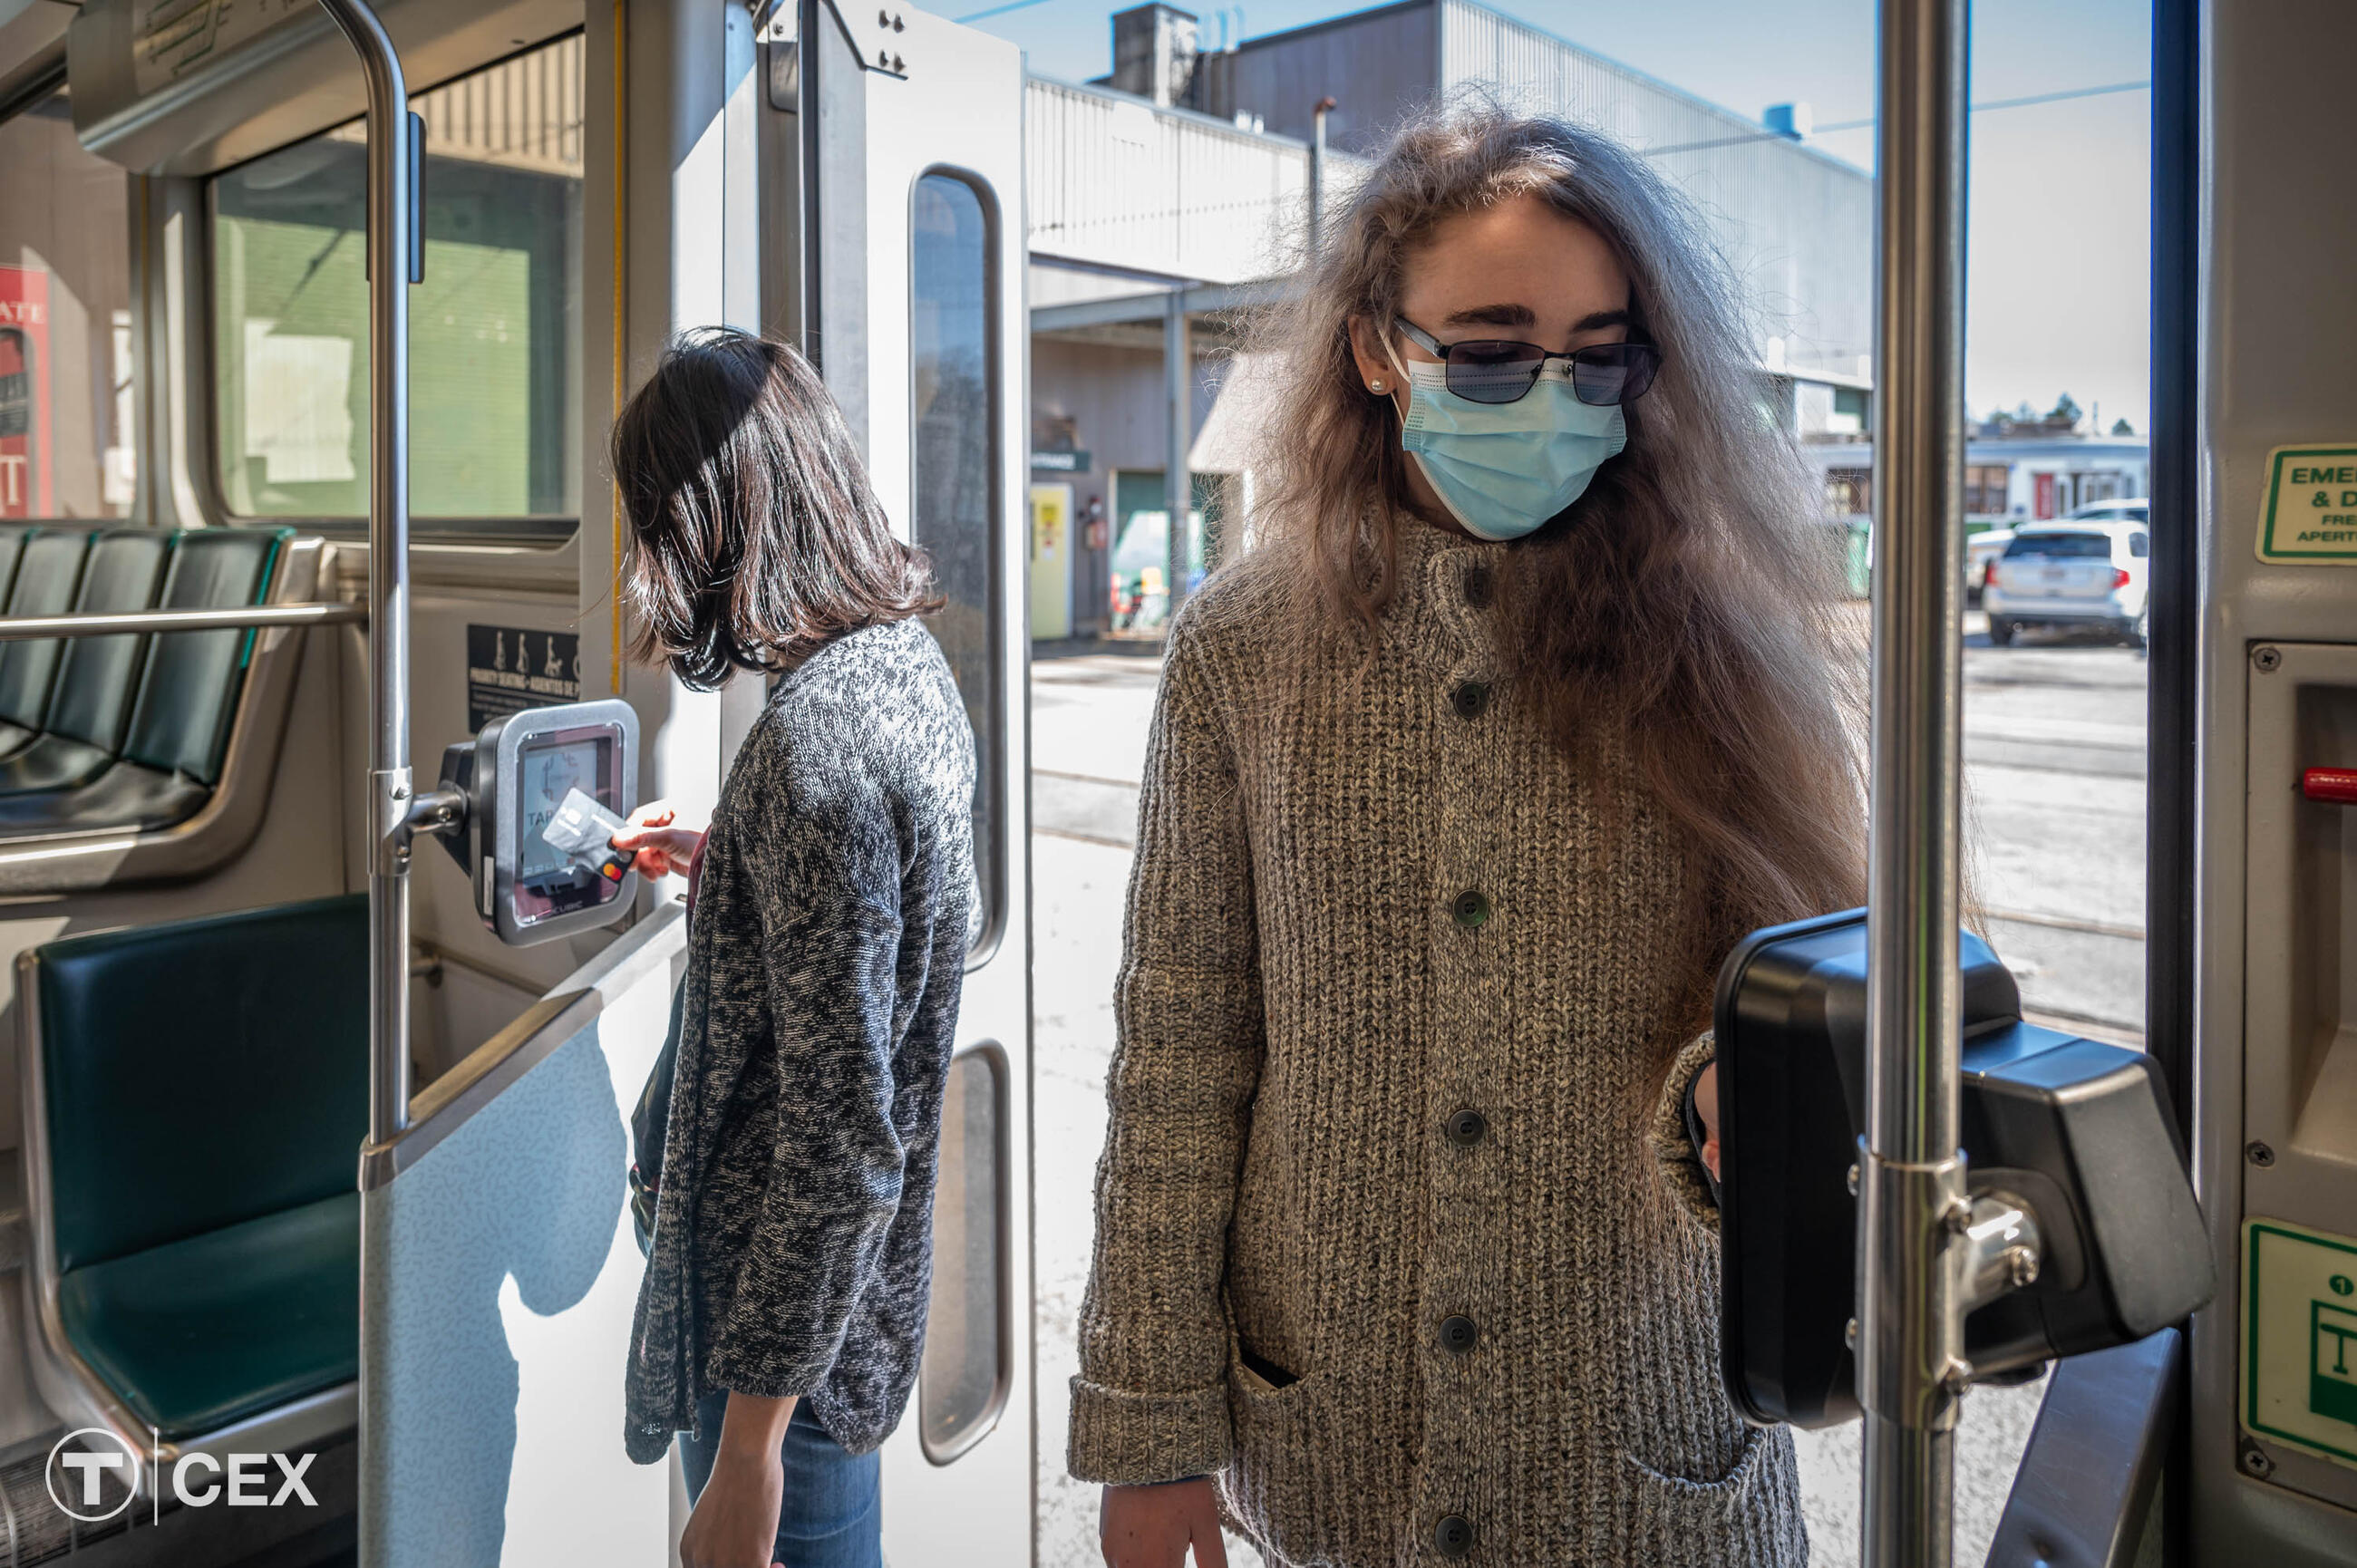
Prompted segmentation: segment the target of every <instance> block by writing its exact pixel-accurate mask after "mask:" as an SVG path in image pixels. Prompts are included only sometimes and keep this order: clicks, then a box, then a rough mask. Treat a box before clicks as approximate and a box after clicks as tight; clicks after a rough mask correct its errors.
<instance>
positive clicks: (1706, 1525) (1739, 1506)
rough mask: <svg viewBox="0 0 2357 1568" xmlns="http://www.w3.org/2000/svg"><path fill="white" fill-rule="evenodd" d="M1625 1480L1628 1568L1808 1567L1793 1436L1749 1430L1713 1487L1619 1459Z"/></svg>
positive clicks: (1635, 1459) (1770, 1430)
mask: <svg viewBox="0 0 2357 1568" xmlns="http://www.w3.org/2000/svg"><path fill="white" fill-rule="evenodd" d="M1621 1458H1622V1460H1623V1461H1624V1462H1625V1463H1626V1464H1627V1465H1628V1466H1629V1469H1630V1473H1631V1488H1630V1489H1631V1493H1632V1494H1633V1495H1632V1497H1631V1502H1632V1503H1633V1505H1634V1509H1633V1514H1634V1517H1633V1518H1631V1520H1630V1525H1631V1541H1630V1545H1631V1549H1632V1551H1634V1552H1637V1553H1638V1555H1637V1556H1635V1557H1632V1558H1631V1561H1640V1562H1643V1563H1647V1564H1648V1565H1649V1568H1801V1565H1803V1564H1805V1563H1807V1562H1808V1561H1809V1543H1808V1530H1807V1528H1806V1526H1805V1525H1804V1524H1803V1521H1802V1515H1801V1493H1800V1477H1799V1476H1798V1475H1797V1474H1796V1473H1795V1470H1794V1467H1793V1461H1792V1437H1791V1434H1788V1433H1786V1432H1785V1431H1784V1430H1783V1429H1782V1428H1781V1427H1760V1426H1748V1427H1746V1428H1745V1429H1744V1436H1743V1439H1742V1442H1741V1445H1740V1447H1739V1449H1738V1453H1737V1455H1736V1458H1735V1463H1734V1465H1733V1466H1731V1467H1729V1468H1728V1470H1727V1473H1726V1474H1725V1475H1723V1476H1720V1477H1717V1479H1716V1480H1699V1479H1696V1478H1695V1477H1688V1476H1674V1475H1670V1474H1667V1473H1665V1472H1663V1471H1661V1470H1657V1469H1655V1468H1654V1467H1653V1466H1651V1465H1648V1464H1646V1463H1645V1462H1644V1461H1643V1460H1641V1459H1640V1458H1638V1457H1637V1456H1636V1455H1633V1454H1630V1453H1627V1452H1623V1453H1622V1455H1621Z"/></svg>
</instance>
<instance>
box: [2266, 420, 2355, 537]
mask: <svg viewBox="0 0 2357 1568" xmlns="http://www.w3.org/2000/svg"><path fill="white" fill-rule="evenodd" d="M2259 559H2260V560H2262V561H2272V562H2276V563H2277V564H2282V565H2287V566H2357V446H2278V447H2276V449H2275V450H2274V451H2273V452H2270V453H2269V454H2267V494H2266V505H2265V506H2264V507H2263V508H2262V509H2261V510H2260V512H2259Z"/></svg>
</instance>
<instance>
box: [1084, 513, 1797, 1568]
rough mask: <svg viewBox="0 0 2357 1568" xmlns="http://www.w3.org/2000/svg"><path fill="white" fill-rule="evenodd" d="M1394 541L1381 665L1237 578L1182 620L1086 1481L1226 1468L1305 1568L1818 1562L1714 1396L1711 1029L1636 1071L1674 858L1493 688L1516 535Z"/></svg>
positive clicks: (1773, 1451)
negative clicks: (1707, 1134) (1707, 1082)
mask: <svg viewBox="0 0 2357 1568" xmlns="http://www.w3.org/2000/svg"><path fill="white" fill-rule="evenodd" d="M1402 532H1403V541H1402V544H1401V554H1402V563H1401V564H1402V580H1401V586H1400V590H1399V593H1398V596H1397V597H1396V598H1395V599H1394V602H1393V603H1392V605H1391V606H1390V607H1389V608H1388V609H1387V611H1386V612H1385V616H1384V619H1383V628H1382V634H1381V637H1380V639H1379V642H1378V645H1377V647H1376V649H1375V651H1374V654H1373V657H1372V661H1371V662H1370V661H1367V660H1365V659H1364V658H1363V657H1362V655H1361V654H1360V653H1358V652H1356V651H1353V650H1349V649H1347V648H1345V647H1344V646H1342V645H1340V643H1339V641H1338V642H1337V644H1336V645H1335V646H1333V647H1331V648H1328V649H1325V650H1322V651H1321V652H1320V653H1319V654H1318V656H1317V657H1314V658H1312V659H1310V660H1308V661H1306V663H1305V661H1304V660H1301V659H1300V658H1298V657H1297V656H1291V655H1290V654H1289V650H1290V649H1291V648H1293V647H1295V646H1297V642H1296V641H1295V640H1294V639H1301V638H1303V637H1311V636H1318V635H1321V634H1318V633H1317V632H1315V631H1314V630H1312V629H1311V628H1308V626H1306V625H1305V624H1303V621H1302V619H1301V618H1297V617H1291V616H1287V615H1285V614H1284V613H1282V611H1281V610H1280V609H1279V608H1278V601H1277V600H1276V598H1275V596H1274V595H1273V593H1272V592H1271V591H1270V590H1269V588H1268V585H1266V584H1265V583H1262V582H1258V581H1256V579H1255V577H1254V574H1253V572H1252V570H1251V568H1249V567H1246V568H1243V569H1242V570H1240V571H1235V572H1230V573H1224V574H1222V575H1221V576H1220V577H1219V578H1217V579H1215V580H1214V581H1213V582H1211V584H1210V585H1208V586H1207V587H1206V588H1205V589H1204V591H1203V592H1202V593H1201V594H1200V595H1199V596H1197V598H1196V599H1195V600H1194V601H1193V603H1192V604H1191V605H1190V606H1189V609H1188V611H1187V612H1186V613H1185V614H1182V615H1181V617H1180V618H1179V624H1178V625H1177V626H1176V627H1175V628H1173V630H1172V633H1171V638H1170V644H1169V650H1168V661H1167V663H1166V666H1165V671H1164V675H1163V684H1162V693H1161V697H1160V702H1159V706H1158V708H1157V714H1156V719H1155V725H1154V731H1153V736H1152V740H1151V742H1150V745H1149V748H1148V753H1147V760H1146V779H1145V789H1144V798H1143V800H1142V803H1141V808H1140V812H1139V828H1138V842H1137V860H1136V865H1135V872H1134V874H1133V877H1132V881H1131V885H1130V892H1129V910H1128V923H1127V937H1126V952H1125V959H1124V962H1123V965H1122V970H1121V977H1120V982H1119V993H1118V996H1117V999H1116V1004H1117V1016H1118V1021H1119V1028H1120V1036H1119V1043H1118V1048H1117V1050H1116V1052H1115V1054H1114V1061H1113V1067H1112V1071H1111V1075H1110V1079H1109V1083H1108V1098H1109V1100H1110V1101H1111V1124H1110V1127H1109V1130H1108V1136H1107V1140H1106V1145H1105V1153H1104V1158H1103V1164H1102V1165H1100V1166H1099V1168H1098V1172H1097V1197H1096V1216H1097V1237H1096V1256H1095V1261H1094V1264H1093V1267H1092V1275H1091V1280H1090V1284H1089V1290H1088V1297H1087V1301H1086V1304H1085V1305H1084V1306H1083V1308H1082V1320H1081V1346H1080V1350H1081V1373H1080V1376H1079V1377H1077V1378H1075V1379H1074V1380H1073V1383H1072V1422H1071V1471H1072V1474H1073V1475H1074V1476H1075V1477H1079V1478H1081V1479H1083V1480H1095V1481H1112V1482H1141V1481H1160V1480H1168V1479H1172V1478H1175V1477H1187V1476H1197V1475H1205V1474H1211V1473H1216V1474H1217V1477H1218V1487H1219V1494H1220V1498H1221V1501H1222V1507H1223V1509H1224V1510H1225V1511H1226V1513H1227V1514H1228V1516H1229V1519H1230V1522H1231V1523H1232V1525H1233V1527H1234V1528H1235V1529H1237V1530H1239V1531H1240V1532H1242V1533H1243V1534H1244V1535H1245V1536H1247V1537H1249V1538H1250V1539H1251V1540H1252V1541H1254V1543H1255V1544H1257V1545H1258V1546H1259V1547H1260V1549H1261V1551H1262V1552H1264V1554H1265V1555H1266V1556H1267V1557H1268V1558H1269V1560H1270V1561H1271V1563H1284V1564H1292V1565H1296V1568H1309V1565H1311V1564H1332V1565H1334V1568H1379V1565H1389V1564H1405V1563H1434V1562H1444V1561H1462V1562H1465V1563H1471V1564H1475V1565H1491V1564H1495V1565H1505V1564H1518V1565H1519V1564H1531V1565H1537V1564H1580V1565H1582V1568H1604V1565H1608V1564H1631V1565H1639V1564H1641V1565H1644V1568H1656V1565H1674V1564H1683V1563H1692V1564H1697V1565H1699V1564H1709V1565H1712V1568H1721V1565H1725V1568H1739V1565H1743V1564H1754V1563H1773V1564H1780V1565H1781V1564H1798V1563H1805V1562H1806V1561H1807V1556H1808V1545H1807V1540H1806V1536H1805V1534H1804V1532H1803V1528H1802V1522H1801V1509H1800V1497H1799V1487H1798V1483H1797V1480H1796V1477H1795V1473H1794V1467H1793V1455H1792V1439H1791V1437H1790V1435H1789V1434H1786V1433H1785V1432H1783V1431H1781V1429H1779V1430H1772V1431H1763V1430H1759V1429H1755V1428H1751V1427H1749V1426H1746V1425H1745V1424H1744V1423H1743V1422H1742V1421H1741V1420H1740V1419H1739V1418H1738V1416H1737V1415H1736V1413H1735V1411H1734V1409H1733V1408H1732V1407H1731V1406H1730V1405H1729V1403H1728V1402H1727V1398H1726V1395H1725V1394H1724V1392H1722V1391H1721V1388H1720V1384H1719V1380H1718V1371H1717V1351H1718V1334H1717V1296H1718V1234H1717V1214H1716V1211H1715V1209H1714V1208H1712V1207H1711V1201H1710V1197H1709V1195H1708V1189H1707V1187H1706V1186H1705V1184H1704V1182H1703V1181H1702V1178H1701V1174H1700V1170H1699V1167H1698V1166H1697V1165H1695V1162H1694V1152H1693V1149H1692V1146H1691V1144H1689V1142H1688V1140H1687V1138H1686V1136H1685V1133H1684V1126H1683V1122H1682V1120H1681V1116H1680V1105H1681V1100H1682V1096H1683V1093H1684V1088H1685V1085H1686V1082H1687V1080H1689V1079H1691V1078H1692V1077H1693V1076H1694V1074H1695V1072H1696V1071H1697V1070H1699V1068H1700V1065H1701V1064H1702V1062H1703V1061H1705V1060H1706V1059H1707V1057H1708V1053H1709V1046H1708V1043H1707V1041H1706V1040H1701V1041H1695V1042H1694V1043H1693V1044H1691V1045H1689V1046H1687V1047H1685V1048H1684V1050H1683V1051H1682V1052H1680V1054H1679V1058H1678V1061H1677V1065H1676V1066H1675V1068H1674V1069H1673V1070H1672V1072H1671V1075H1670V1080H1669V1084H1668V1086H1667V1088H1666V1090H1663V1091H1662V1092H1661V1093H1659V1094H1658V1095H1656V1094H1655V1093H1653V1092H1652V1090H1651V1083H1652V1079H1653V1077H1654V1075H1655V1073H1656V1072H1657V1071H1658V1067H1657V1065H1654V1064H1657V1063H1658V1060H1659V1056H1658V1052H1659V1050H1660V1049H1661V1048H1662V1047H1663V1045H1664V1044H1665V1043H1667V1042H1674V1039H1675V1037H1676V1036H1675V1034H1674V1030H1675V1028H1676V1023H1675V1019H1674V1007H1673V1004H1672V1001H1671V998H1670V997H1669V996H1668V994H1667V987H1666V985H1665V983H1664V965H1663V962H1662V961H1661V955H1663V954H1664V953H1666V952H1668V951H1670V950H1673V949H1674V947H1675V945H1676V944H1675V941H1674V931H1673V930H1672V929H1671V922H1673V921H1674V920H1675V919H1677V918H1679V916H1678V912H1679V911H1681V910H1683V909H1684V908H1688V899H1687V898H1686V897H1685V894H1686V891H1687V884H1686V880H1685V878H1686V877H1687V875H1688V871H1687V866H1686V858H1685V856H1684V854H1682V853H1681V846H1680V844H1679V843H1678V842H1677V839H1676V836H1675V833H1674V831H1673V830H1672V828H1671V827H1670V825H1669V824H1668V823H1667V822H1665V821H1664V820H1663V817H1662V816H1661V814H1660V813H1659V812H1658V811H1655V810H1654V809H1653V808H1652V807H1651V806H1650V805H1649V804H1648V802H1647V801H1646V800H1645V799H1644V798H1643V796H1642V794H1641V792H1637V791H1635V790H1634V789H1633V788H1632V789H1630V790H1628V791H1625V793H1627V794H1629V796H1630V803H1629V804H1627V805H1625V806H1623V807H1621V808H1620V810H1618V811H1616V812H1615V813H1613V814H1612V815H1611V816H1610V818H1609V820H1607V819H1606V816H1605V814H1604V813H1602V812H1599V811H1598V809H1597V808H1596V806H1595V804H1594V802H1593V801H1592V800H1590V799H1589V797H1588V795H1587V792H1586V791H1585V790H1584V789H1582V787H1581V786H1580V785H1579V783H1578V781H1577V770H1576V769H1575V768H1573V767H1571V766H1570V765H1569V764H1568V763H1567V762H1566V759H1565V757H1564V756H1563V754H1562V752H1561V750H1560V749H1559V748H1558V747H1556V746H1554V745H1553V744H1551V743H1550V741H1549V740H1548V738H1547V737H1546V736H1544V734H1543V733H1542V731H1541V730H1540V728H1539V725H1538V722H1537V719H1536V717H1535V716H1534V713H1533V711H1532V707H1531V704H1530V703H1528V702H1527V700H1526V698H1525V695H1524V693H1521V692H1518V691H1517V690H1516V689H1515V687H1514V685H1513V684H1512V682H1509V681H1507V680H1505V679H1503V678H1502V677H1501V672H1500V671H1499V668H1498V660H1497V657H1496V654H1495V652H1494V637H1493V629H1492V626H1491V619H1492V614H1493V612H1492V611H1491V609H1490V608H1489V603H1490V601H1491V598H1492V597H1493V596H1494V595H1493V593H1492V591H1491V589H1492V585H1494V582H1495V574H1496V573H1497V572H1498V571H1499V570H1500V569H1501V565H1502V564H1503V561H1504V557H1505V553H1506V552H1507V551H1509V550H1511V548H1512V547H1511V546H1501V545H1494V544H1482V543H1477V542H1471V541H1469V540H1465V539H1462V538H1460V537H1458V536H1456V535H1452V534H1446V533H1443V532H1439V531H1437V530H1436V529H1432V528H1430V527H1428V526H1426V525H1423V524H1419V523H1404V524H1403V525H1402ZM1609 744H1610V743H1609V740H1602V739H1599V741H1598V745H1606V746H1609ZM1606 760H1607V766H1608V767H1609V768H1612V769H1614V770H1615V771H1616V772H1617V773H1618V774H1619V776H1620V777H1621V778H1623V779H1627V778H1628V771H1627V767H1626V762H1625V758H1623V757H1620V756H1619V754H1618V748H1617V747H1615V748H1614V749H1613V755H1611V756H1609V757H1607V759H1606ZM1467 1111H1472V1112H1477V1113H1478V1115H1477V1116H1476V1117H1474V1118H1467V1117H1465V1116H1463V1115H1462V1114H1461V1113H1462V1112H1467ZM1468 1341H1469V1343H1468ZM1247 1363H1250V1364H1249V1365H1248V1364H1247ZM1254 1367H1258V1368H1260V1369H1263V1370H1270V1371H1273V1372H1274V1374H1275V1376H1274V1380H1272V1379H1271V1378H1270V1377H1265V1376H1264V1375H1263V1373H1262V1371H1257V1370H1254Z"/></svg>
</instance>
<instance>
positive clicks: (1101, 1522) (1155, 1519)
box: [1097, 1476, 1228, 1568]
mask: <svg viewBox="0 0 2357 1568" xmlns="http://www.w3.org/2000/svg"><path fill="white" fill-rule="evenodd" d="M1097 1542H1098V1544H1099V1545H1100V1546H1102V1547H1103V1550H1104V1560H1105V1568H1184V1564H1185V1563H1186V1561H1187V1549H1188V1547H1189V1546H1192V1547H1193V1548H1194V1549H1195V1568H1228V1549H1227V1546H1226V1543H1225V1542H1223V1541H1221V1539H1220V1505H1219V1503H1218V1501H1217V1500H1216V1499H1214V1498H1213V1497H1212V1496H1211V1477H1208V1476H1203V1477H1197V1478H1196V1479H1194V1480H1191V1481H1173V1482H1170V1483H1169V1484H1168V1485H1167V1486H1160V1487H1106V1488H1105V1489H1104V1501H1103V1505H1102V1507H1101V1508H1100V1509H1099V1511H1098V1514H1097Z"/></svg>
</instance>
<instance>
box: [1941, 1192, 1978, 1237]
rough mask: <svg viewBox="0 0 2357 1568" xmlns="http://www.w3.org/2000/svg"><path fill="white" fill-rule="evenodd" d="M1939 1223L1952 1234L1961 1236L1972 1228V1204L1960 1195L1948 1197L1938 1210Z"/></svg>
mask: <svg viewBox="0 0 2357 1568" xmlns="http://www.w3.org/2000/svg"><path fill="white" fill-rule="evenodd" d="M1940 1223H1941V1224H1942V1225H1943V1226H1945V1227H1946V1228H1947V1230H1948V1233H1949V1234H1950V1235H1952V1236H1961V1235H1963V1234H1964V1232H1965V1231H1967V1230H1971V1229H1972V1228H1973V1206H1972V1205H1971V1204H1970V1203H1967V1202H1966V1201H1965V1200H1964V1199H1963V1198H1961V1197H1952V1198H1950V1199H1948V1202H1947V1205H1946V1207H1944V1208H1942V1209H1941V1210H1940Z"/></svg>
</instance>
